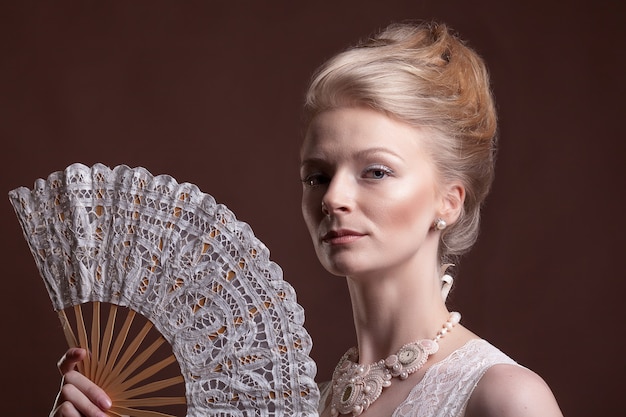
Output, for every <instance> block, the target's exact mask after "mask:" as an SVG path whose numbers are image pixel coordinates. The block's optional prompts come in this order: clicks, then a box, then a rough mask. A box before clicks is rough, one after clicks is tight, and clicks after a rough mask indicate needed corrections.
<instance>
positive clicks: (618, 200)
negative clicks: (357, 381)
mask: <svg viewBox="0 0 626 417" xmlns="http://www.w3.org/2000/svg"><path fill="white" fill-rule="evenodd" d="M556 3H557V2H549V1H537V0H532V1H514V2H513V1H512V2H506V1H502V0H482V1H460V0H457V1H452V0H429V1H427V0H423V1H415V0H414V1H399V0H388V1H385V2H383V1H373V0H372V1H364V0H344V1H328V2H319V1H318V2H297V1H284V2H272V1H263V2H261V1H259V2H244V1H208V0H207V1H202V2H198V1H178V2H176V1H132V2H126V1H110V2H97V1H77V2H75V3H65V2H30V1H19V2H18V1H4V2H3V3H2V6H1V9H0V48H1V49H0V120H1V123H0V137H1V138H2V164H0V170H1V171H0V184H1V186H0V189H1V190H2V192H3V193H4V192H7V191H9V190H10V189H12V188H15V187H18V186H22V185H25V186H29V187H30V186H32V183H33V181H34V180H35V179H36V178H39V177H46V176H47V175H48V174H49V173H50V172H52V171H56V170H61V169H63V168H64V167H65V166H66V165H68V164H70V163H72V162H82V163H85V164H88V165H91V164H93V163H95V162H102V163H105V164H107V165H109V166H113V165H117V164H121V163H124V164H128V165H131V166H138V165H140V166H144V167H146V168H148V169H149V170H150V171H151V172H152V173H154V174H160V173H168V174H171V175H173V176H174V177H175V178H177V179H178V180H179V181H188V182H193V183H196V184H197V185H198V186H200V188H201V189H202V190H204V191H206V192H208V193H210V194H212V195H213V196H214V197H215V198H216V199H217V200H218V201H219V202H222V203H225V204H226V205H228V206H229V208H231V209H232V210H233V211H234V212H235V213H236V214H237V216H238V218H239V219H241V220H243V221H245V222H247V223H249V224H250V225H251V226H252V227H253V228H254V231H255V233H256V235H257V236H258V237H259V238H260V239H261V240H262V241H263V242H264V243H265V244H266V245H267V246H268V247H269V248H270V249H271V251H272V257H273V259H274V260H275V261H276V262H277V263H279V264H280V265H281V266H282V267H283V270H284V272H285V278H286V279H287V280H288V281H290V282H291V283H292V284H293V285H294V287H295V288H296V290H297V291H298V294H299V300H300V302H301V304H302V305H303V306H304V307H305V308H306V311H307V328H308V330H309V331H310V333H311V335H312V337H313V339H314V340H315V347H314V350H313V352H312V354H313V356H314V358H315V359H316V360H317V361H318V364H319V379H327V378H328V377H329V375H330V372H331V369H332V367H333V366H334V364H335V361H336V360H337V359H338V357H339V356H340V355H341V354H342V353H343V352H344V350H345V349H346V348H347V347H348V346H349V345H351V344H352V341H353V335H352V330H351V328H352V327H351V317H350V310H349V306H348V305H349V304H348V299H347V296H346V293H345V289H344V282H343V280H342V279H340V278H336V277H331V276H329V275H328V274H326V273H325V272H324V271H323V270H322V269H321V268H320V267H319V266H318V264H317V261H316V259H315V257H314V254H313V251H312V249H311V246H310V243H309V240H308V239H309V238H308V236H307V233H306V231H305V228H304V225H303V222H302V221H301V219H300V212H299V210H300V209H299V194H300V190H299V187H300V184H299V181H298V174H297V166H298V164H297V151H298V146H299V140H300V130H299V129H300V124H299V116H300V105H301V100H302V93H303V90H304V88H305V85H306V83H307V80H308V78H309V76H310V74H311V72H312V71H313V69H314V68H315V67H316V66H317V65H318V64H319V63H321V62H322V61H323V60H324V59H325V58H327V57H328V56H329V55H331V54H332V53H334V52H336V51H338V50H339V49H341V48H343V47H345V46H347V45H348V44H350V43H352V42H354V41H356V40H357V39H358V38H359V37H361V36H364V35H366V34H368V33H370V32H371V31H372V30H374V29H376V28H378V27H380V26H383V25H386V24H387V23H389V22H391V21H395V20H404V19H422V18H437V19H439V20H443V21H445V22H448V23H449V24H450V25H451V26H453V27H454V28H456V29H457V30H458V31H459V32H460V33H461V34H462V36H463V37H465V38H467V39H469V40H470V44H471V45H473V46H474V47H475V48H476V49H477V50H478V51H479V52H480V53H481V54H482V55H483V56H484V57H485V58H486V60H487V62H488V64H489V67H490V69H491V73H492V76H493V86H494V89H495V93H496V97H497V101H498V106H499V112H500V119H501V146H500V153H499V159H498V167H497V175H496V182H495V186H494V190H493V193H492V195H491V196H490V198H489V200H488V204H487V207H486V209H485V216H484V224H483V229H482V230H483V232H482V235H481V238H480V241H479V243H478V244H477V246H476V247H475V249H474V250H473V251H472V253H471V254H470V256H468V257H467V258H466V259H465V260H464V261H463V263H462V265H461V269H460V273H459V275H458V277H457V278H458V279H457V285H456V290H455V291H454V292H453V294H452V296H451V306H452V307H453V308H456V309H458V310H460V311H461V312H462V313H463V317H464V318H463V321H464V323H465V324H466V325H467V326H469V327H470V328H472V329H473V330H475V331H476V332H478V333H479V334H480V335H482V336H483V337H485V338H487V339H489V340H490V341H492V342H493V343H494V344H496V345H497V346H499V347H501V348H502V349H503V350H505V351H506V352H507V353H509V354H510V355H511V356H513V357H514V358H516V359H517V360H518V361H519V362H521V363H522V364H524V365H527V366H528V367H530V368H532V369H534V370H536V371H537V372H539V373H540V374H541V375H542V376H543V377H544V378H545V379H546V380H547V381H548V382H549V383H550V385H551V386H552V388H553V390H554V392H555V394H556V396H557V398H558V400H559V401H560V403H561V406H562V408H563V410H564V412H565V414H566V415H567V416H591V415H616V414H621V411H622V410H623V390H624V388H626V387H625V384H624V382H623V381H624V371H626V369H625V368H626V367H625V360H624V348H625V347H626V346H625V343H624V335H623V331H624V312H623V310H622V306H623V299H624V289H625V285H624V272H623V269H624V268H623V266H622V263H623V260H624V256H625V255H624V250H625V249H626V245H625V244H624V231H625V230H626V229H625V227H624V226H625V224H624V215H623V200H624V185H623V183H624V179H625V176H624V173H623V169H624V162H625V159H626V158H625V156H626V152H625V146H624V133H623V132H624V130H623V121H624V105H623V97H624V93H625V91H624V82H623V77H624V72H625V70H626V68H625V65H624V52H623V45H624V41H626V37H625V30H624V23H623V18H624V11H623V10H620V9H622V6H621V5H620V4H621V2H618V1H614V2H608V1H607V2H593V4H594V5H593V6H592V2H590V1H587V2H583V1H568V2H563V5H556ZM601 3H604V5H599V4H601ZM610 4H612V6H610ZM0 210H1V211H0V219H2V230H3V232H4V233H3V238H4V239H3V250H2V251H1V255H0V256H1V262H2V265H3V268H4V274H3V275H4V284H3V286H2V288H3V293H2V299H3V302H2V304H1V307H0V308H1V310H0V316H1V317H2V329H3V343H2V360H1V361H0V363H1V365H0V366H1V368H0V375H2V379H3V381H4V383H3V386H4V388H3V389H2V399H3V401H2V403H1V405H0V414H2V415H6V416H10V415H23V416H44V415H47V411H48V409H49V407H50V405H51V403H52V399H53V396H54V394H55V392H56V389H57V385H58V382H59V377H58V373H57V370H56V368H55V363H56V360H57V359H58V358H59V356H60V355H61V353H62V352H63V351H64V349H65V348H64V341H63V338H62V334H61V331H60V328H59V325H58V323H57V319H56V317H55V314H54V313H53V312H52V309H51V304H50V302H49V299H48V296H47V293H46V292H45V289H44V286H43V284H42V282H41V279H40V278H39V277H38V274H37V271H36V268H35V264H34V262H33V260H32V258H31V255H30V253H29V251H28V248H27V246H26V243H25V242H24V240H23V238H22V235H21V231H20V229H19V226H18V223H17V220H16V218H15V216H14V214H13V212H12V208H11V206H10V204H9V203H8V202H6V203H4V204H1V205H0ZM407 319H408V318H407Z"/></svg>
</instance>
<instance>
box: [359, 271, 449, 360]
mask: <svg viewBox="0 0 626 417" xmlns="http://www.w3.org/2000/svg"><path fill="white" fill-rule="evenodd" d="M439 275H440V271H439V267H438V266H437V265H436V263H433V264H432V265H430V266H429V267H428V268H424V269H423V270H421V271H420V270H419V269H418V268H407V269H406V271H399V270H396V271H386V273H385V274H373V275H372V276H369V277H349V278H348V288H349V291H350V298H351V301H352V311H353V315H354V324H355V330H356V336H357V345H358V354H359V362H360V363H373V362H376V361H378V360H380V359H382V358H385V357H387V356H389V355H390V354H393V353H395V352H397V350H398V349H399V348H400V347H402V346H403V345H404V344H406V343H409V342H413V341H416V340H419V339H433V338H434V337H435V336H436V334H437V331H438V330H439V329H440V328H441V325H442V324H443V323H444V322H445V321H446V320H447V319H448V316H449V312H448V310H447V309H446V306H445V303H444V301H443V300H442V298H441V282H440V276H439Z"/></svg>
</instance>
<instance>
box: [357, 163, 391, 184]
mask: <svg viewBox="0 0 626 417" xmlns="http://www.w3.org/2000/svg"><path fill="white" fill-rule="evenodd" d="M391 174H393V170H392V169H391V168H388V167H386V166H384V165H374V166H370V167H367V168H366V169H365V171H363V177H364V178H369V179H373V180H382V179H384V178H385V177H387V176H389V175H391Z"/></svg>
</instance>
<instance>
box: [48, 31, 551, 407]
mask: <svg viewBox="0 0 626 417" xmlns="http://www.w3.org/2000/svg"><path fill="white" fill-rule="evenodd" d="M305 112H306V115H307V129H306V134H305V139H304V143H303V145H302V152H301V157H302V165H301V178H302V182H303V196H302V210H303V215H304V219H305V221H306V224H307V227H308V229H309V232H310V234H311V238H312V240H313V245H314V247H315V250H316V253H317V255H318V257H319V259H320V262H321V263H322V264H323V266H324V267H325V268H326V269H327V270H328V271H329V272H331V273H333V274H335V275H339V276H345V277H346V279H347V283H348V287H349V291H350V297H351V301H352V307H353V313H354V323H355V326H356V335H357V345H356V347H355V348H353V349H351V350H349V351H348V352H347V353H346V355H344V357H343V358H341V360H340V362H339V364H338V365H337V369H336V370H335V372H334V374H333V380H332V381H330V382H329V383H325V384H322V385H321V392H322V401H321V402H320V406H319V410H320V414H321V415H322V416H323V417H326V416H338V415H362V416H392V415H393V416H395V417H408V416H411V417H417V416H428V417H432V416H465V417H473V416H516V417H523V416H542V417H546V416H548V417H549V416H560V415H561V412H560V410H559V407H558V405H557V403H556V400H555V399H554V396H553V395H552V393H551V392H550V389H549V388H548V387H547V385H546V384H545V383H544V381H543V380H542V379H541V378H540V377H539V376H537V375H536V374H535V373H533V372H532V371H530V370H528V369H526V368H523V367H521V366H519V365H517V364H516V363H515V362H514V361H513V360H512V359H510V358H509V357H507V356H506V355H505V354H503V353H502V352H500V351H499V350H498V349H496V348H495V347H493V346H492V345H490V344H489V343H487V342H486V341H484V340H482V339H480V338H479V337H478V336H477V335H475V334H474V333H472V332H471V331H469V330H468V329H466V328H464V327H463V326H462V325H460V324H459V320H460V315H459V314H458V313H454V312H453V313H450V312H449V311H448V310H447V308H446V305H445V297H446V295H447V291H448V290H449V288H450V285H451V278H450V277H449V275H447V274H445V272H446V269H447V267H448V266H449V265H450V263H451V262H453V261H454V259H455V258H456V257H458V256H459V255H461V254H463V253H464V252H466V251H467V250H468V249H469V248H470V247H471V246H472V244H473V243H474V241H475V240H476V235H477V232H478V220H479V213H480V206H481V204H482V202H483V201H484V199H485V196H486V195H487V192H488V190H489V187H490V184H491V181H492V177H493V164H494V148H495V133H496V115H495V110H494V104H493V99H492V97H491V92H490V89H489V82H488V76H487V71H486V69H485V66H484V63H483V62H482V60H481V59H480V58H479V57H478V56H477V55H476V53H475V52H473V51H472V50H471V49H469V48H468V47H467V46H465V45H464V44H463V42H462V41H460V40H459V39H458V38H457V37H456V36H454V35H453V34H452V33H451V32H450V31H449V30H448V28H447V27H446V26H445V25H440V24H421V25H417V26H414V25H391V26H390V27H388V28H386V29H385V30H383V31H382V32H380V33H379V34H377V35H376V36H375V37H374V38H372V39H369V40H367V41H365V42H363V43H361V44H359V45H358V46H356V47H355V48H351V49H349V50H347V51H345V52H343V53H340V54H339V55H337V56H336V57H334V58H332V59H331V60H330V61H328V62H327V63H326V64H324V65H323V66H322V67H321V68H320V70H319V71H318V72H317V73H316V75H315V77H314V79H313V81H312V83H311V86H310V88H309V91H308V94H307V100H306V106H305ZM84 355H85V352H84V351H83V350H80V349H70V350H69V351H68V352H67V353H66V355H65V357H64V358H63V359H62V360H61V361H60V363H59V368H60V370H61V372H62V373H63V374H64V383H63V386H62V389H61V392H60V393H59V397H58V401H57V406H55V409H54V410H53V412H52V415H53V416H57V417H58V416H64V417H71V416H79V415H81V414H82V415H85V416H102V415H104V414H103V412H102V410H106V409H107V408H108V407H110V400H109V399H108V397H107V396H106V394H105V393H104V392H103V391H102V390H101V389H100V388H98V387H97V386H95V385H94V384H92V383H91V382H90V381H88V380H86V379H85V378H84V377H82V376H81V375H80V374H78V373H77V372H75V371H73V368H74V366H75V364H76V363H77V362H78V361H80V360H81V359H82V358H83V357H84ZM79 413H81V414H79Z"/></svg>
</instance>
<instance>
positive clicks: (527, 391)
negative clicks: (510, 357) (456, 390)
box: [465, 364, 563, 417]
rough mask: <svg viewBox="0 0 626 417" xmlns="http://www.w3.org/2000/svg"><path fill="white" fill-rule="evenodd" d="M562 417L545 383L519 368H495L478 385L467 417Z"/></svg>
mask: <svg viewBox="0 0 626 417" xmlns="http://www.w3.org/2000/svg"><path fill="white" fill-rule="evenodd" d="M492 416H493V417H495V416H498V417H507V416H511V417H512V416H515V417H536V416H541V417H562V416H563V414H562V413H561V410H560V409H559V406H558V404H557V402H556V399H555V398H554V394H552V391H551V390H550V388H549V387H548V385H547V384H546V382H545V381H544V380H543V379H542V378H541V377H540V376H539V375H537V374H536V373H535V372H533V371H531V370H529V369H527V368H523V367H521V366H516V365H507V364H499V365H494V366H492V367H491V368H489V370H487V372H486V373H485V375H483V377H482V378H481V379H480V381H479V382H478V385H476V388H475V390H474V392H473V393H472V396H471V397H470V399H469V402H468V403H467V409H466V411H465V417H492Z"/></svg>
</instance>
